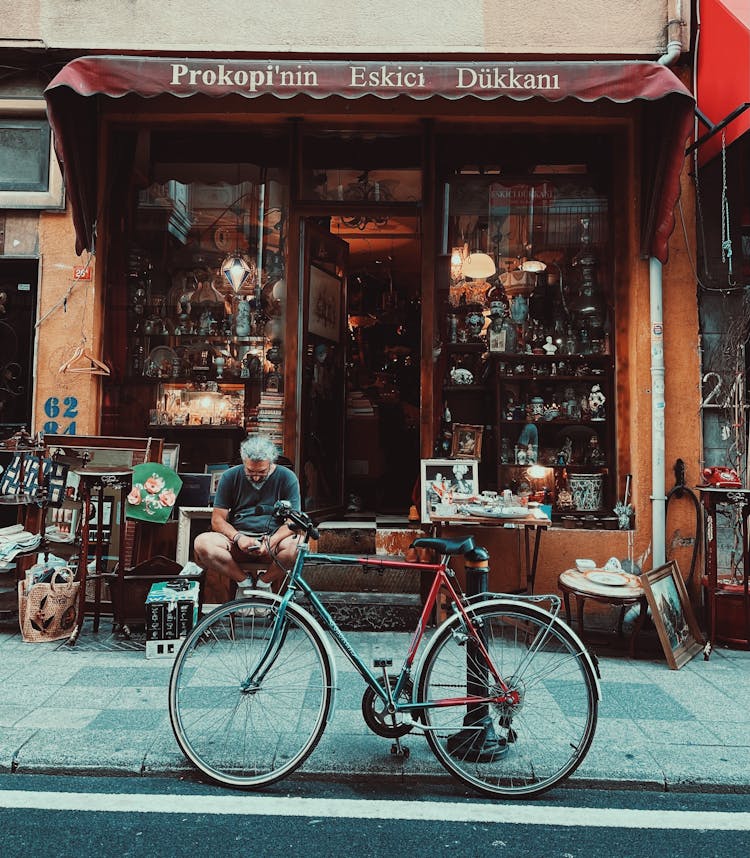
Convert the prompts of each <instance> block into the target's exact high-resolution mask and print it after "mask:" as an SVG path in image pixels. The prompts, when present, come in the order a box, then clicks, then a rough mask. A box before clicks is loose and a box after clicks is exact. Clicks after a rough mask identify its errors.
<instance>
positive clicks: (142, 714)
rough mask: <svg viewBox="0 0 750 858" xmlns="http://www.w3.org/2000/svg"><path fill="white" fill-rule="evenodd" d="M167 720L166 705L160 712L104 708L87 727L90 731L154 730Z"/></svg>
mask: <svg viewBox="0 0 750 858" xmlns="http://www.w3.org/2000/svg"><path fill="white" fill-rule="evenodd" d="M168 720H169V715H168V711H167V707H166V705H165V706H164V709H163V711H162V712H159V711H154V710H151V709H106V710H105V711H103V712H100V713H99V714H98V715H97V716H96V717H95V718H94V719H93V720H92V721H91V722H90V723H89V724H88V728H89V730H90V731H100V730H102V731H104V730H117V731H121V732H125V731H129V732H133V731H135V732H140V731H150V730H155V729H156V728H157V727H158V726H160V725H161V724H164V723H165V722H167V721H168Z"/></svg>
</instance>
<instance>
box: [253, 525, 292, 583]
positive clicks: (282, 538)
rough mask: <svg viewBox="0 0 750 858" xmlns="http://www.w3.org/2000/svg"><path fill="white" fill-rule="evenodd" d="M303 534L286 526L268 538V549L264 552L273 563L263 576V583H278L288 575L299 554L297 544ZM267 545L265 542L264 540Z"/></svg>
mask: <svg viewBox="0 0 750 858" xmlns="http://www.w3.org/2000/svg"><path fill="white" fill-rule="evenodd" d="M300 538H301V534H299V533H295V532H294V531H293V530H290V529H289V528H288V527H287V526H286V525H285V524H282V525H281V527H280V528H279V529H278V530H276V531H275V532H274V533H272V534H271V535H270V536H269V537H268V543H267V548H266V546H265V545H264V548H266V551H265V552H264V553H265V555H266V556H267V557H271V558H272V561H273V562H272V563H271V564H270V565H269V567H268V569H266V571H265V572H264V574H263V575H262V576H261V581H265V582H266V583H277V582H279V581H281V579H282V578H283V577H284V576H285V575H286V573H287V571H288V570H289V569H291V568H292V566H293V565H294V558H295V556H296V554H297V543H298V542H299V540H300ZM264 543H265V540H264Z"/></svg>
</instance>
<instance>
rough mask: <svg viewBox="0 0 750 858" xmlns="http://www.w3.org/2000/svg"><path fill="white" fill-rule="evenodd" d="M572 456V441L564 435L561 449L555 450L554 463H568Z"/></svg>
mask: <svg viewBox="0 0 750 858" xmlns="http://www.w3.org/2000/svg"><path fill="white" fill-rule="evenodd" d="M572 458H573V441H572V439H571V438H570V436H569V435H566V436H565V439H564V441H563V445H562V449H560V450H558V451H557V456H556V459H555V461H556V463H557V464H558V465H569V464H570V461H571V459H572Z"/></svg>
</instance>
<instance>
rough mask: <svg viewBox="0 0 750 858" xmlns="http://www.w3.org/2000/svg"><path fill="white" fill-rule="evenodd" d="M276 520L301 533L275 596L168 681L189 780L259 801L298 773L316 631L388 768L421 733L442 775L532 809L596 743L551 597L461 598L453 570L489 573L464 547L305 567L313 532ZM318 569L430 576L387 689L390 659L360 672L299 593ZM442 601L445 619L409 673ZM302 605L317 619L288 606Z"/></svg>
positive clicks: (328, 703) (572, 653) (468, 542)
mask: <svg viewBox="0 0 750 858" xmlns="http://www.w3.org/2000/svg"><path fill="white" fill-rule="evenodd" d="M273 515H274V518H275V519H276V520H277V521H278V522H282V521H286V522H288V523H289V524H290V526H292V527H294V528H296V529H297V530H298V531H300V532H301V533H302V536H301V538H300V540H299V544H298V552H297V554H296V558H295V562H294V565H293V567H292V569H291V570H289V572H288V574H287V579H286V584H287V586H286V589H285V591H284V593H283V595H276V594H269V593H261V592H251V593H250V595H249V596H248V597H246V598H245V599H242V600H236V601H232V602H228V603H226V604H224V605H221V606H219V607H218V608H216V609H215V610H213V611H212V612H211V613H210V614H208V615H207V616H205V617H204V618H203V619H201V620H200V621H199V622H198V623H197V624H196V625H195V627H194V628H193V630H192V631H191V633H190V634H189V635H188V637H187V639H186V640H185V642H184V643H183V645H182V646H181V648H180V650H179V653H178V655H177V657H176V659H175V663H174V666H173V668H172V673H171V677H170V684H169V714H170V720H171V723H172V729H173V730H174V734H175V737H176V739H177V742H178V744H179V746H180V748H181V749H182V751H183V753H184V754H185V756H186V757H187V758H188V759H189V760H190V761H191V762H192V763H193V764H194V765H195V766H196V767H197V768H198V769H199V770H200V771H202V772H203V773H204V774H205V775H207V776H208V777H209V778H211V779H212V780H213V781H216V782H218V783H220V784H222V785H225V786H231V787H238V788H244V789H254V788H259V787H262V786H266V785H268V784H272V783H274V782H275V781H278V780H280V779H281V778H283V777H285V776H287V775H289V774H290V773H291V772H293V771H294V770H295V769H297V768H298V767H299V766H301V765H302V763H303V762H304V761H305V760H306V759H307V758H308V756H309V755H310V754H311V753H312V751H313V750H314V748H315V746H316V745H317V744H318V741H319V740H320V738H321V736H322V734H323V732H324V730H325V727H326V724H327V723H328V720H329V717H330V715H331V712H332V709H333V700H334V693H335V689H336V686H337V682H336V662H335V660H334V656H333V651H332V647H331V644H330V641H329V639H328V637H327V636H326V634H325V631H324V629H325V630H327V631H328V633H329V634H330V636H331V638H332V639H333V640H334V641H335V642H336V644H337V645H338V647H339V648H340V649H341V650H342V652H343V653H344V654H345V655H346V656H347V658H348V659H349V661H350V662H351V663H352V664H353V665H354V667H355V669H356V670H357V672H358V673H359V674H360V675H361V677H362V679H363V680H364V682H365V685H366V688H365V691H364V694H363V697H362V714H363V717H364V720H365V722H366V724H367V726H368V727H369V728H370V729H371V730H372V731H373V732H374V733H376V734H378V735H380V736H383V737H386V738H389V739H391V740H392V748H391V750H392V751H393V752H394V753H401V754H404V755H406V754H408V749H407V748H404V747H403V745H402V744H401V741H400V740H401V738H402V737H403V736H405V735H406V734H407V733H409V732H410V731H412V730H418V731H420V732H421V733H422V734H423V735H424V736H425V737H426V739H427V742H428V744H429V746H430V748H431V749H432V751H433V753H434V754H435V755H436V757H437V758H438V760H439V761H440V762H441V764H442V765H443V766H444V767H445V768H446V769H447V770H448V771H449V772H450V773H451V774H453V775H454V776H456V777H457V778H458V779H459V780H460V781H462V782H463V783H465V784H467V785H468V786H470V787H472V788H474V789H475V790H478V791H479V792H481V793H484V794H486V795H490V796H502V797H520V796H525V797H531V796H535V795H539V794H540V793H542V792H545V791H546V790H548V789H551V788H552V787H554V786H555V785H556V784H559V783H560V782H561V781H562V780H564V779H565V778H566V777H568V776H569V775H570V774H571V773H572V772H573V771H575V769H576V768H577V767H578V766H579V765H580V764H581V762H582V761H583V759H584V757H585V756H586V753H587V752H588V750H589V747H590V746H591V742H592V739H593V737H594V731H595V729H596V720H597V712H598V703H599V700H600V696H601V695H600V689H599V681H598V680H599V677H598V669H597V666H596V663H595V661H594V660H593V659H592V657H591V656H590V655H589V653H588V652H587V650H586V648H585V646H584V645H583V643H582V642H581V640H580V639H579V638H578V636H577V635H576V634H575V633H574V632H573V631H572V630H571V629H570V628H569V627H568V626H567V625H565V623H564V622H563V621H562V620H561V619H560V618H559V617H558V613H559V611H560V599H559V598H558V597H557V596H526V597H524V596H515V595H503V594H488V593H481V594H479V595H477V596H466V595H464V593H463V591H462V590H461V588H460V585H459V583H458V581H457V580H456V578H455V573H454V572H453V570H452V569H451V568H450V558H451V557H453V556H456V555H464V557H465V559H466V561H467V567H468V565H469V563H475V564H477V565H479V566H480V567H481V565H482V562H484V563H485V567H486V561H482V557H485V558H486V557H487V553H486V552H485V551H484V550H483V549H476V548H475V546H474V540H473V538H472V537H468V538H464V539H441V538H435V537H424V538H419V539H417V540H415V542H414V546H415V547H416V548H428V549H433V550H436V551H437V552H438V553H439V554H440V560H439V561H436V562H427V563H425V562H410V561H406V560H405V559H404V558H395V557H379V556H375V557H372V556H368V557H356V556H353V555H343V554H341V555H339V554H316V553H312V552H310V550H309V540H310V539H311V538H317V531H316V529H315V526H314V525H313V523H312V521H311V520H310V518H309V517H308V516H307V515H306V514H305V513H302V512H298V511H295V510H292V509H291V508H290V507H289V505H288V504H286V503H284V502H279V503H277V504H276V506H275V507H274V512H273ZM313 562H317V563H326V564H341V565H343V564H349V565H351V564H353V563H354V564H359V565H361V566H362V568H365V569H371V570H374V569H380V570H382V569H384V568H399V569H413V570H415V571H418V572H419V573H424V572H432V573H433V576H434V577H433V581H432V584H431V587H430V590H429V594H428V595H427V598H426V599H425V601H424V605H423V608H422V613H421V615H420V617H419V620H418V623H417V628H416V630H415V631H414V633H413V636H412V638H411V641H410V643H409V646H408V651H407V653H406V656H405V657H404V661H403V664H402V666H401V669H400V671H399V672H398V673H397V674H390V675H389V673H388V668H389V667H390V666H391V660H390V659H376V660H375V662H374V665H373V667H374V668H375V669H377V670H379V671H380V673H381V675H380V676H377V675H376V674H375V673H373V672H372V671H371V670H370V669H369V667H368V666H367V665H366V664H365V663H364V661H363V659H362V658H361V656H360V655H359V654H358V653H357V652H356V651H355V649H354V648H353V646H352V645H351V644H350V642H349V641H348V640H347V638H346V635H345V634H344V633H343V632H342V631H341V629H340V628H339V627H338V625H337V624H336V622H335V621H334V619H333V618H332V617H331V615H330V614H329V612H328V611H327V610H326V608H325V606H324V605H323V604H322V602H321V601H320V598H319V596H318V595H317V594H316V592H315V591H314V590H313V588H312V587H311V585H310V584H309V583H308V582H307V581H306V580H305V578H304V574H303V573H304V568H305V566H306V565H308V564H310V563H313ZM485 571H486V568H485ZM441 593H442V594H444V597H445V598H447V600H448V604H449V605H450V609H451V611H450V615H449V616H448V617H447V619H445V620H444V621H443V622H442V623H440V625H439V626H438V627H437V629H436V630H435V631H434V633H433V634H432V636H431V638H430V640H429V641H428V642H427V643H426V645H425V647H424V648H423V652H422V654H421V657H420V661H419V663H418V666H417V668H416V670H414V669H413V668H414V662H415V658H416V655H417V651H418V650H419V649H420V644H421V642H422V639H423V637H424V635H425V631H426V628H427V625H428V621H429V618H430V617H431V616H432V612H433V609H434V608H435V606H436V604H437V603H438V596H439V594H441ZM299 594H304V596H306V597H307V600H308V601H309V604H310V606H311V610H312V612H311V611H309V610H307V609H306V608H304V607H302V606H301V605H299V604H298V603H297V602H296V601H295V598H296V597H297V596H298V595H299ZM542 602H548V603H549V609H548V608H546V607H543V605H542ZM313 612H314V614H315V616H314V615H313ZM316 617H317V618H316Z"/></svg>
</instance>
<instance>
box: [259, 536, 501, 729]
mask: <svg viewBox="0 0 750 858" xmlns="http://www.w3.org/2000/svg"><path fill="white" fill-rule="evenodd" d="M309 554H310V551H309V546H308V545H307V543H306V542H304V541H303V542H300V544H299V546H298V549H297V556H296V558H295V563H294V566H293V568H292V570H291V572H290V574H289V578H288V581H287V589H286V592H285V593H284V595H283V596H282V597H281V602H280V604H279V607H278V610H277V615H276V620H275V623H274V628H273V631H272V633H271V636H270V640H269V642H268V645H267V647H266V649H265V651H264V653H263V655H262V656H261V658H260V659H259V662H258V664H257V665H256V666H255V669H254V670H253V672H252V674H251V675H250V676H249V677H248V678H247V680H246V681H245V682H244V683H243V689H244V690H245V691H247V692H251V691H252V690H253V689H254V688H256V687H257V686H258V685H259V684H260V682H261V681H262V679H263V677H264V675H265V673H266V671H267V670H268V668H269V667H270V665H271V664H272V663H273V660H274V658H275V657H276V655H277V654H278V652H279V649H280V647H281V644H282V643H283V640H284V633H285V623H284V615H285V613H286V608H287V605H288V604H289V602H290V601H292V600H293V599H294V598H295V596H296V594H297V592H298V591H301V592H302V593H304V594H305V596H307V598H308V599H309V600H310V603H311V605H312V608H313V611H314V613H315V614H316V615H317V617H318V619H319V620H320V621H321V624H322V625H323V628H324V629H325V630H327V631H328V632H329V633H330V634H331V636H332V637H333V639H334V640H335V641H336V644H337V645H338V647H339V649H340V650H341V651H342V652H343V653H344V654H345V655H346V656H347V658H348V659H349V661H350V662H351V663H352V665H353V666H354V668H355V669H356V670H357V672H358V673H359V674H360V676H361V677H362V679H363V680H364V682H365V683H366V684H367V685H368V686H369V687H370V688H371V689H372V691H373V693H375V694H376V695H377V696H378V697H379V698H380V699H381V700H382V701H383V702H384V703H386V704H388V705H389V706H393V708H394V711H396V712H402V713H417V712H420V711H422V710H424V709H431V708H437V707H445V706H459V705H467V706H476V705H481V704H485V703H506V702H507V703H512V704H514V703H518V694H517V692H515V691H510V689H509V688H508V686H507V684H506V683H505V682H504V680H503V678H502V677H501V675H500V673H499V672H498V670H497V669H496V667H495V666H494V664H493V662H492V659H491V658H490V656H489V653H488V652H487V649H486V647H485V644H484V641H483V639H482V635H481V633H480V631H479V630H478V629H477V628H476V627H475V625H474V623H473V621H472V618H471V616H470V613H469V611H470V608H469V611H467V609H466V606H465V604H464V602H463V600H462V599H461V596H460V595H459V593H458V592H457V590H456V589H455V587H454V586H453V584H452V583H451V578H453V577H455V573H454V572H453V570H452V569H451V568H450V566H449V565H448V557H449V555H443V557H442V558H441V560H440V561H439V562H437V563H421V562H414V561H407V560H404V559H403V558H400V559H396V558H391V557H371V556H367V557H358V556H356V555H350V554H317V553H316V554H315V555H314V557H315V560H316V561H317V562H320V563H326V564H330V565H339V566H344V565H358V566H361V567H362V568H363V569H379V570H382V569H412V570H414V571H417V572H433V573H435V574H434V578H433V582H432V585H431V587H430V591H429V594H428V595H427V598H426V599H425V602H424V605H423V607H422V613H421V615H420V617H419V621H418V623H417V628H416V630H415V632H414V634H413V635H412V639H411V641H410V643H409V648H408V650H407V653H406V656H405V658H404V661H403V664H402V666H401V669H400V671H399V673H398V677H397V679H396V684H395V686H394V687H393V688H391V687H390V684H389V683H388V682H384V684H383V685H381V684H380V682H379V681H378V678H377V677H376V676H375V674H374V673H373V672H372V671H371V670H370V668H369V667H368V666H367V665H366V664H365V663H364V661H363V660H362V658H361V657H360V655H359V654H358V653H357V652H356V650H355V649H354V648H353V647H352V645H351V644H350V643H349V641H348V640H347V638H346V635H345V634H344V632H343V631H342V630H341V629H340V628H339V626H338V624H337V623H336V621H335V620H334V619H333V617H332V616H331V614H330V613H329V612H328V610H327V609H326V607H325V605H324V604H323V603H322V602H321V600H320V598H319V596H318V595H317V593H316V592H315V591H314V590H313V588H312V587H311V586H310V584H308V582H307V581H306V580H305V578H304V575H303V571H304V565H305V560H306V558H307V557H308V556H309ZM441 589H444V590H446V591H447V593H448V595H449V597H450V600H451V603H452V605H453V610H454V611H457V612H458V613H460V614H461V616H462V617H463V620H464V628H465V633H466V635H467V642H471V643H472V644H473V645H474V646H475V647H476V650H477V653H478V654H480V655H481V656H482V660H483V663H484V665H485V666H486V668H487V669H488V671H489V673H490V674H491V675H492V678H493V680H494V685H495V687H496V688H497V689H498V690H499V692H500V693H498V692H497V691H496V692H495V693H493V694H484V695H478V694H468V695H466V696H464V697H451V698H442V699H439V700H420V701H418V702H413V703H412V702H405V701H401V702H400V701H399V696H400V694H401V693H402V692H403V691H404V689H405V687H406V685H407V683H408V682H409V681H410V678H411V673H412V667H413V664H414V659H415V657H416V654H417V651H418V650H419V646H420V643H421V642H422V638H423V637H424V633H425V629H426V628H427V623H428V620H429V617H430V615H431V613H432V610H433V608H434V607H435V605H436V604H437V599H438V594H439V592H440V591H441Z"/></svg>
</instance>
